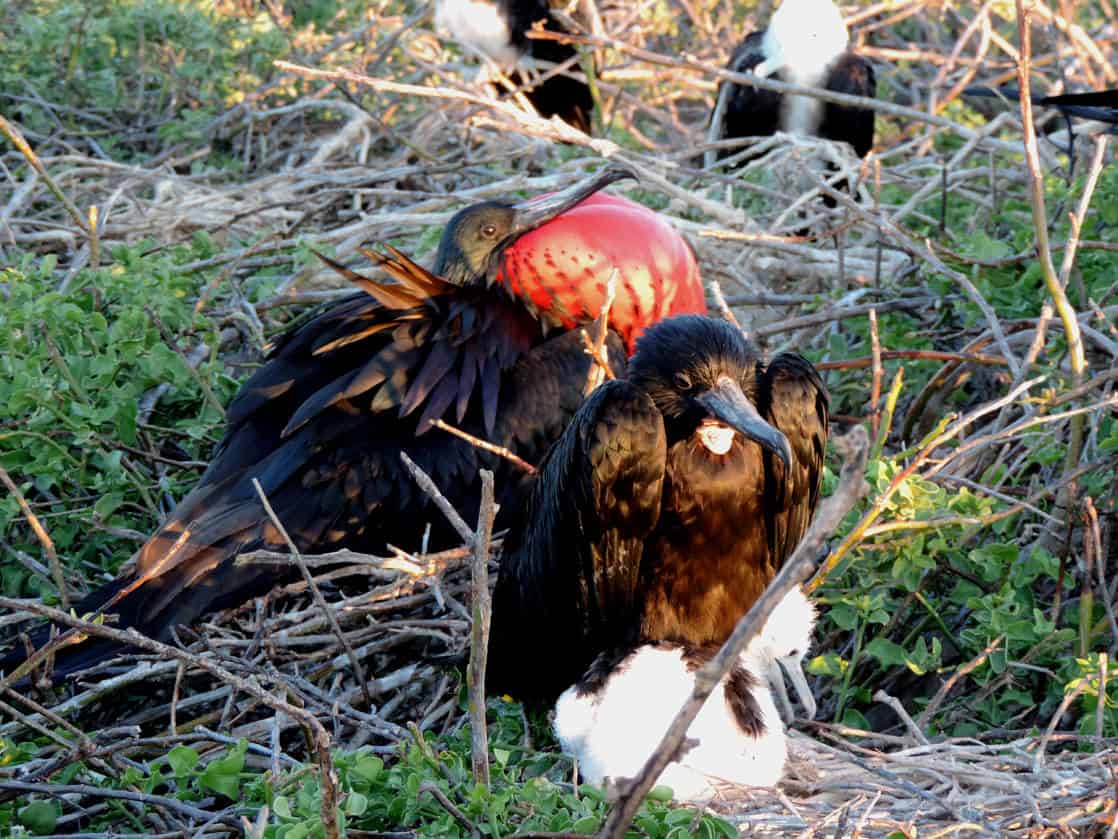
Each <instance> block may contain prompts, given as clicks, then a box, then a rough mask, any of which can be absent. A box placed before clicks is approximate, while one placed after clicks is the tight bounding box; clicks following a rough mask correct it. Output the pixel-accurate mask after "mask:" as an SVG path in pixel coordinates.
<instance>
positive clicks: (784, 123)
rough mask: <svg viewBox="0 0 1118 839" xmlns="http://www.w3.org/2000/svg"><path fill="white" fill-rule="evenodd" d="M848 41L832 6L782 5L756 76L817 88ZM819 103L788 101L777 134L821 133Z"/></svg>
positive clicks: (795, 1) (793, 1)
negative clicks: (781, 79) (773, 77)
mask: <svg viewBox="0 0 1118 839" xmlns="http://www.w3.org/2000/svg"><path fill="white" fill-rule="evenodd" d="M849 43H850V35H849V33H848V32H847V31H846V23H845V22H844V21H843V19H842V13H841V12H839V10H838V7H836V6H835V4H834V3H833V2H831V0H784V3H783V4H781V6H780V8H779V9H777V10H776V12H775V13H774V14H773V16H772V20H771V21H770V22H769V27H768V29H766V30H765V36H764V39H763V41H762V42H761V49H762V52H763V53H764V55H765V60H764V61H762V62H761V64H759V65H758V67H757V69H756V70H755V72H756V73H757V74H758V75H763V76H769V75H772V74H773V73H776V72H780V73H781V74H782V76H783V78H784V80H785V81H788V82H792V83H794V84H802V85H810V86H812V87H821V86H822V85H823V83H824V82H825V80H826V78H827V72H828V70H829V69H830V67H831V65H832V64H833V63H834V62H835V60H836V59H837V58H838V57H839V56H841V55H842V54H843V53H844V52H846V48H847V46H848V45H849ZM822 116H823V103H822V102H820V101H819V100H818V99H814V98H812V97H810V96H786V97H784V102H783V105H782V107H781V114H780V128H781V130H782V131H786V132H788V133H789V134H799V135H811V134H814V133H815V132H816V131H817V130H818V129H819V123H820V121H821V120H822Z"/></svg>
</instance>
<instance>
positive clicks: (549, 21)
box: [435, 0, 594, 133]
mask: <svg viewBox="0 0 1118 839" xmlns="http://www.w3.org/2000/svg"><path fill="white" fill-rule="evenodd" d="M435 15H436V21H437V22H438V23H439V24H440V25H441V26H442V27H443V28H445V29H447V30H449V31H450V33H451V34H452V35H453V36H454V37H455V39H457V40H459V41H461V42H462V43H465V44H468V45H469V46H470V47H472V48H473V49H476V50H478V51H479V52H482V53H484V54H486V55H488V56H489V58H491V59H492V60H493V61H495V62H496V63H497V64H498V65H499V66H501V67H502V69H504V70H505V71H506V73H507V75H508V76H509V78H510V80H511V81H512V82H514V83H515V84H516V85H517V87H519V88H520V89H522V90H523V91H524V95H525V96H526V97H527V99H528V101H529V102H531V103H532V105H533V107H535V109H536V110H537V111H539V113H540V115H541V116H544V117H552V116H558V117H559V118H560V119H562V120H563V121H564V122H566V123H568V124H570V125H572V126H574V127H575V128H578V129H580V130H582V131H584V132H587V133H589V132H590V119H591V115H592V114H593V111H594V98H593V96H592V95H591V92H590V88H589V86H588V85H587V84H586V83H585V82H583V81H580V80H579V79H576V78H574V77H573V75H570V74H571V73H576V72H578V71H579V69H580V68H579V63H578V51H577V50H576V49H575V47H574V46H573V45H571V44H564V43H560V42H559V41H553V40H547V39H543V38H529V37H528V32H529V31H530V30H531V29H532V28H533V27H534V26H535V25H536V24H541V25H542V27H543V28H544V29H546V30H548V31H550V32H559V33H563V32H565V31H566V30H565V29H564V28H563V26H562V25H560V23H559V21H557V20H556V19H555V16H554V15H552V13H551V8H550V6H549V5H548V3H547V0H438V3H437V6H436V13H435ZM560 65H566V68H565V69H564V70H562V71H558V72H557V71H556V68H557V67H559V66H560Z"/></svg>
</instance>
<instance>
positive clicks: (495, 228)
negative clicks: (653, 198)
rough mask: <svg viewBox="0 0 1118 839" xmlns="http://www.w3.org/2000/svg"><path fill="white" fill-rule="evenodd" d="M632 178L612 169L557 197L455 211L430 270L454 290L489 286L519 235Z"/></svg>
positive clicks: (555, 194) (625, 171)
mask: <svg viewBox="0 0 1118 839" xmlns="http://www.w3.org/2000/svg"><path fill="white" fill-rule="evenodd" d="M633 177H635V175H634V173H633V171H632V170H631V169H628V168H626V167H622V166H617V165H612V166H607V167H606V168H605V169H602V170H601V171H600V172H598V173H597V174H596V175H592V176H590V177H587V178H584V179H582V180H580V181H579V182H578V183H576V184H573V185H571V186H569V187H567V188H566V189H563V190H560V191H559V192H552V193H549V194H547V195H543V196H538V197H536V198H532V199H529V200H526V201H520V202H517V203H513V204H510V203H504V202H499V201H482V202H480V203H478V204H473V205H471V206H469V207H466V208H465V209H463V210H459V211H458V212H457V213H455V214H454V216H453V217H452V218H451V220H450V221H449V222H448V223H447V226H446V228H445V229H444V230H443V235H442V238H441V239H440V240H439V249H438V251H437V253H436V254H435V264H434V267H433V269H432V270H433V272H434V273H435V274H437V275H439V276H440V277H442V278H443V279H445V280H447V281H448V282H452V283H454V284H456V285H461V286H469V285H477V284H479V283H486V284H488V283H491V282H493V280H494V279H496V276H497V270H498V268H499V267H500V264H501V257H502V256H503V255H504V253H505V251H506V250H507V249H508V248H510V247H511V246H514V245H515V243H516V242H517V240H519V239H520V237H521V236H524V235H525V234H526V233H530V232H531V231H533V230H535V229H537V228H538V227H541V226H542V225H544V224H546V223H547V222H549V221H551V220H552V219H554V218H556V217H557V216H559V215H562V214H563V213H565V212H566V211H567V210H570V209H572V208H573V207H576V206H577V205H578V204H580V203H581V202H582V201H584V200H585V199H586V198H588V197H589V196H591V195H593V194H594V193H596V192H598V191H599V190H601V189H604V188H605V187H607V186H609V185H610V184H612V183H614V182H616V181H619V180H622V179H623V178H633Z"/></svg>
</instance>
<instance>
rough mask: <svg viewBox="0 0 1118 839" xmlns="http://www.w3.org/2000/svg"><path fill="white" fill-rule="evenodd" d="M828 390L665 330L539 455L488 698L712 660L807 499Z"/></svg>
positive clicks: (681, 330)
mask: <svg viewBox="0 0 1118 839" xmlns="http://www.w3.org/2000/svg"><path fill="white" fill-rule="evenodd" d="M826 441H827V391H826V388H825V387H824V385H823V382H822V380H821V379H820V378H819V375H818V373H817V372H816V371H815V368H814V367H812V366H811V364H810V363H808V362H807V361H806V360H805V359H803V358H801V357H800V356H798V355H795V354H791V353H781V354H780V355H777V356H776V357H774V358H773V359H772V360H771V361H770V362H769V363H768V365H764V364H762V362H761V360H760V358H759V357H758V354H757V351H756V350H755V349H754V348H753V346H752V345H751V344H750V343H749V342H748V341H747V340H746V339H745V338H744V336H743V335H742V334H741V332H740V331H739V330H738V329H736V328H735V327H733V326H731V325H730V324H728V323H725V322H723V321H717V320H713V319H710V318H706V317H701V316H695V315H684V316H679V317H673V318H669V319H667V320H664V321H662V322H660V323H658V324H656V325H655V326H653V327H651V328H649V329H648V330H647V331H646V332H645V333H644V335H643V336H642V337H641V338H640V339H639V340H638V341H637V345H636V353H635V354H634V356H633V357H632V359H630V362H629V375H628V379H627V380H617V381H611V382H607V383H606V384H604V385H603V386H601V387H599V388H598V389H597V390H596V391H595V392H594V393H593V394H592V395H591V396H590V397H589V398H588V399H587V401H586V402H585V403H584V404H583V406H582V407H581V408H580V409H579V410H578V413H577V414H576V415H575V417H574V419H573V420H571V423H570V425H569V426H568V427H567V430H566V431H564V432H563V435H562V436H561V437H560V438H559V439H558V441H556V443H555V445H554V446H552V448H551V450H550V451H549V452H548V453H547V456H546V457H545V458H544V460H543V463H542V464H541V466H540V471H539V474H538V476H537V479H536V482H535V484H534V485H533V487H532V489H531V491H530V493H529V494H528V497H527V501H526V503H525V506H524V508H523V509H522V510H521V512H520V513H519V515H518V516H517V517H515V518H514V521H513V523H512V524H511V525H510V531H509V534H508V536H507V537H506V538H505V545H504V555H503V557H502V560H501V573H500V576H499V577H498V581H497V588H496V592H495V594H494V602H493V622H492V630H491V633H492V634H491V636H490V645H489V662H488V668H489V669H488V679H487V683H488V688H489V690H490V692H496V693H509V694H512V695H513V696H515V697H518V698H521V699H526V700H533V701H545V702H551V701H554V700H555V698H556V697H558V696H559V694H560V693H561V692H562V691H563V690H565V689H566V688H567V687H569V686H570V685H572V684H574V683H575V682H576V680H578V679H579V678H580V677H582V676H583V674H584V673H586V671H587V668H588V667H590V664H591V662H593V661H594V659H595V658H596V657H597V656H599V655H600V654H602V653H603V652H609V651H616V650H632V649H633V648H635V647H636V646H639V645H642V644H649V643H660V642H668V643H672V644H678V645H686V646H688V647H692V648H702V647H705V646H708V645H712V644H713V645H719V644H721V643H722V642H723V641H725V640H726V638H727V637H728V636H729V634H730V632H731V631H732V630H733V627H734V625H735V624H736V623H737V621H738V619H739V618H740V617H741V616H742V615H743V614H745V612H746V611H747V610H748V609H749V607H750V606H752V605H753V603H754V601H755V600H756V599H757V598H758V597H759V596H760V594H761V592H762V591H763V590H764V588H765V586H766V585H768V583H769V581H770V580H772V578H773V577H774V576H775V575H776V573H777V571H778V570H779V569H780V567H781V565H783V563H784V561H785V560H786V559H787V558H788V557H789V556H790V555H791V553H792V550H793V548H795V546H796V544H797V542H799V540H800V538H801V537H802V535H803V533H804V531H805V529H806V528H807V525H808V522H809V520H810V519H811V516H812V513H813V512H814V510H815V505H816V502H817V501H818V499H819V489H820V481H821V479H822V475H823V451H824V447H825V446H826Z"/></svg>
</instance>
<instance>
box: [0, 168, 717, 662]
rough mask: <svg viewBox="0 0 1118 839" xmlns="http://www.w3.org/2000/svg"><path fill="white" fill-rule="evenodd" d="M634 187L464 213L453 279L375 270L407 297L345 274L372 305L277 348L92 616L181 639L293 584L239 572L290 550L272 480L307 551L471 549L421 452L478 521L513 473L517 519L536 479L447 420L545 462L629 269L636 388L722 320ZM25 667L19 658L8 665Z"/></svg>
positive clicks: (340, 305)
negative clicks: (603, 314)
mask: <svg viewBox="0 0 1118 839" xmlns="http://www.w3.org/2000/svg"><path fill="white" fill-rule="evenodd" d="M627 176H631V175H630V173H629V172H628V171H627V170H623V169H619V168H616V167H614V168H609V169H606V170H603V171H602V172H601V173H599V174H598V175H596V176H593V177H589V178H586V179H584V180H583V181H582V182H580V183H578V184H575V185H574V186H572V187H570V188H569V189H566V190H563V191H561V192H557V193H554V194H552V195H549V196H545V197H542V198H538V199H534V200H529V201H524V202H520V203H498V202H485V203H481V204H476V205H474V206H471V207H468V208H466V209H464V210H461V211H460V212H459V213H457V214H456V215H455V216H454V217H453V218H452V219H451V221H450V222H449V224H448V225H447V227H446V229H445V231H444V233H443V236H442V240H441V243H440V245H439V248H438V252H437V255H436V257H435V263H434V268H433V271H427V270H425V269H423V268H422V267H420V266H419V265H417V264H416V263H414V262H412V261H411V260H410V259H409V258H408V257H406V256H404V255H403V254H402V253H400V252H398V251H396V250H394V249H392V248H389V249H388V254H387V255H377V254H371V258H372V259H373V260H374V261H375V262H376V263H377V264H378V265H379V266H380V267H382V268H383V269H384V270H385V271H386V272H387V273H388V274H389V275H390V276H391V277H392V278H393V279H395V280H396V282H395V283H386V282H375V281H373V280H371V279H367V278H365V277H363V276H361V275H359V274H356V273H354V272H352V271H349V270H348V269H346V268H344V267H342V266H336V267H338V268H339V269H340V270H341V271H343V272H344V273H346V274H347V276H349V277H350V278H351V279H352V280H353V281H354V282H355V283H356V284H357V285H358V286H359V287H360V288H361V291H359V292H357V293H355V294H353V295H350V296H347V297H344V298H343V299H341V300H339V301H338V302H335V303H332V304H330V305H328V306H327V307H326V308H324V309H323V310H321V311H320V312H319V313H318V314H317V315H315V316H313V317H311V318H310V319H309V320H307V321H305V322H303V323H302V324H301V325H299V326H297V327H296V328H294V329H293V330H291V331H289V332H287V333H286V334H284V335H282V336H281V337H280V338H279V339H278V340H277V341H276V342H275V346H274V347H273V348H272V350H271V354H270V356H269V358H268V360H267V362H266V363H265V364H264V365H263V366H262V367H260V369H258V370H257V371H256V372H255V373H254V374H253V376H252V377H251V378H250V379H249V380H248V381H247V382H246V383H245V384H244V386H243V387H242V388H241V390H240V392H239V393H238V394H237V396H236V397H235V398H234V399H233V401H232V402H231V403H230V405H229V407H228V410H227V413H226V420H227V426H226V430H225V434H224V437H223V438H222V440H221V442H220V443H219V444H218V447H217V449H216V450H215V452H214V456H213V459H212V462H211V463H210V465H209V467H208V468H207V469H206V471H205V473H204V474H203V475H202V477H201V479H200V480H199V482H198V485H197V487H196V488H195V489H194V490H193V491H192V492H191V493H190V494H189V495H187V496H186V497H185V498H184V499H183V500H182V501H181V502H180V503H179V505H178V506H177V507H176V508H175V509H174V510H173V511H172V512H171V514H170V515H169V516H168V518H167V520H166V522H164V524H163V525H162V527H161V528H160V529H159V531H158V532H157V533H156V534H155V535H154V536H152V537H151V539H149V540H148V542H147V543H146V544H145V545H144V546H143V547H142V548H141V549H140V551H139V555H138V559H137V562H136V564H135V568H134V570H133V571H132V572H131V573H130V574H128V575H125V576H122V577H120V578H118V579H116V580H114V581H113V582H111V583H109V584H108V585H107V586H106V587H105V588H103V589H101V590H100V591H97V592H94V593H93V594H92V595H90V596H89V597H88V598H86V599H85V600H84V601H83V602H82V603H80V604H79V605H78V606H77V611H78V612H79V613H88V612H91V611H94V610H96V609H100V608H102V607H105V610H106V611H107V612H109V613H115V614H117V615H119V625H122V626H124V627H135V628H137V629H139V630H140V631H141V632H143V633H145V634H147V635H152V636H155V637H158V638H164V639H166V638H168V637H169V636H170V634H171V630H172V629H173V628H174V627H175V626H176V625H178V624H186V623H190V622H191V621H193V620H195V619H196V618H198V617H199V616H200V615H202V614H203V613H205V612H208V611H213V610H215V609H218V608H224V607H227V606H232V605H237V604H240V603H242V602H244V601H245V600H247V599H248V598H249V597H250V596H253V595H255V594H258V593H261V592H263V591H266V590H267V589H268V588H269V587H270V586H271V585H272V584H273V583H274V582H275V581H276V572H275V570H274V569H269V568H264V567H261V566H252V565H238V564H236V563H235V562H234V561H233V560H234V558H235V556H236V555H237V554H239V553H241V552H244V551H249V550H254V549H258V548H268V549H273V550H279V551H285V550H286V547H285V545H284V542H283V540H282V538H281V536H280V534H279V533H278V532H277V530H276V528H275V527H274V526H273V525H272V523H271V522H270V521H269V519H268V517H267V515H266V514H265V512H264V509H263V506H262V504H261V502H260V499H259V497H258V495H257V493H256V491H255V489H254V487H253V485H252V479H253V478H257V479H259V481H260V484H261V485H262V487H263V490H264V492H265V493H266V494H267V496H268V499H269V500H270V502H271V504H272V506H273V507H274V509H275V511H276V513H277V515H278V517H279V519H280V521H281V522H282V523H283V525H284V526H285V528H286V529H287V530H288V531H289V533H290V535H291V537H292V538H293V540H294V542H295V544H296V546H297V547H298V548H299V549H300V550H301V551H303V552H307V553H315V552H323V551H330V550H336V549H339V548H343V547H345V548H350V549H352V550H357V551H369V552H380V551H383V550H384V549H385V546H386V544H388V543H391V544H394V545H398V546H400V547H403V548H405V549H418V548H420V545H421V541H420V540H421V536H422V533H423V530H424V525H425V523H427V522H428V521H429V522H430V523H431V525H432V533H431V539H430V546H431V548H432V549H438V548H440V547H446V546H450V545H453V544H457V543H458V541H459V540H458V538H457V537H456V536H455V535H454V533H453V532H452V531H451V530H450V529H449V528H447V527H446V525H445V524H444V523H443V522H442V517H441V516H440V515H438V514H437V513H435V512H433V508H432V507H430V505H429V501H428V499H427V498H426V497H425V495H424V494H423V493H422V492H421V491H420V490H419V489H418V487H416V486H415V484H414V482H413V481H412V479H411V477H410V476H409V475H408V473H407V472H406V470H405V469H404V467H403V464H402V463H401V461H400V453H401V452H406V453H407V454H408V455H409V456H410V457H411V458H412V459H413V460H414V461H415V462H416V463H417V464H419V466H420V467H421V468H423V469H424V470H425V471H427V472H428V473H429V474H430V475H431V476H432V477H433V478H434V480H435V481H436V482H437V483H438V485H439V486H440V487H441V488H442V489H443V491H444V493H445V494H446V496H447V498H448V499H449V500H450V501H451V502H452V503H453V504H454V505H455V506H456V507H457V508H458V509H459V511H460V512H461V513H462V514H463V515H464V516H466V517H467V518H469V517H470V516H476V510H477V503H478V501H477V499H478V487H479V484H478V481H477V472H478V469H479V468H481V467H485V468H490V469H495V470H496V472H497V485H498V488H499V490H500V491H501V493H502V494H501V496H500V497H499V499H498V500H499V501H500V503H501V504H502V507H503V508H505V509H511V508H512V507H513V506H514V505H513V501H514V500H515V499H516V498H517V496H518V495H519V494H520V493H522V492H523V491H524V481H525V480H526V478H525V477H524V474H523V473H522V472H520V471H519V470H518V469H517V468H516V467H514V466H512V465H510V464H509V462H508V461H506V460H504V459H501V458H496V457H494V456H493V455H490V454H488V453H486V452H483V451H480V450H479V449H477V448H475V447H474V446H472V445H470V444H469V443H467V442H465V441H463V440H461V439H458V438H457V437H454V436H452V435H450V434H448V433H446V432H444V431H442V430H439V429H432V428H430V427H429V426H430V423H431V422H432V421H433V420H435V419H439V418H444V417H445V418H446V419H447V420H448V421H451V422H452V423H454V424H456V425H458V427H460V428H462V429H463V430H465V431H467V432H469V433H471V434H473V435H475V436H478V437H482V438H485V439H487V440H489V441H490V442H493V443H496V444H498V445H500V446H506V447H508V448H509V449H511V450H512V451H513V452H515V453H517V454H518V455H520V456H521V457H522V458H524V459H526V460H528V461H529V462H536V461H538V460H539V459H540V458H541V457H542V456H543V454H544V452H545V451H546V450H547V447H548V446H549V445H550V444H551V443H552V442H553V441H554V440H556V439H557V438H558V437H559V435H560V434H561V433H562V431H563V429H564V428H565V427H566V425H567V422H568V420H569V419H570V418H571V417H572V416H573V415H574V413H575V411H576V410H577V408H578V406H579V405H580V404H581V402H582V398H583V388H584V385H585V382H586V377H587V372H588V367H589V363H590V360H589V358H588V356H587V355H586V353H585V351H584V348H583V344H582V341H581V336H580V335H579V333H578V332H577V331H569V329H568V327H569V326H572V325H575V324H578V323H583V324H585V323H587V322H589V321H590V320H592V319H593V318H594V317H596V316H597V315H598V313H599V312H600V310H601V306H602V301H603V298H604V297H605V293H606V280H607V277H608V275H609V272H610V270H611V268H612V267H614V266H616V267H617V269H618V271H619V282H618V290H617V300H616V301H615V304H614V307H613V308H612V310H611V317H610V325H611V327H612V328H613V330H614V331H615V332H616V333H617V335H615V336H614V337H612V338H611V340H610V342H609V344H608V349H609V351H610V358H611V360H613V362H614V363H615V364H616V365H617V366H618V367H619V370H620V371H621V372H623V371H624V360H625V357H626V354H627V347H626V342H628V343H631V342H632V341H633V340H635V338H636V336H637V335H639V334H640V332H641V330H642V329H643V328H644V327H646V326H648V325H649V324H651V323H652V322H654V321H655V320H657V319H659V318H662V317H666V316H668V315H671V314H673V313H676V312H694V311H705V309H706V306H705V302H704V297H703V289H702V284H701V280H700V278H699V274H698V268H697V265H696V263H695V259H694V254H693V253H692V251H691V250H690V248H689V246H688V245H687V244H686V242H685V241H684V240H683V239H682V237H680V236H679V234H677V233H676V232H675V231H674V230H673V229H672V228H671V227H669V226H668V225H667V224H666V223H665V222H664V221H663V220H662V219H660V218H659V217H658V216H656V214H655V213H653V212H651V211H650V210H647V209H646V208H643V207H641V206H640V205H639V204H635V203H634V202H632V201H629V200H627V199H624V198H621V197H619V196H609V195H605V194H597V195H595V193H596V192H597V191H598V190H600V189H602V188H603V187H605V186H606V185H608V184H610V183H613V182H614V181H617V180H618V179H620V178H622V177H627ZM584 199H586V200H585V201H584ZM580 202H583V203H580ZM328 261H329V260H328ZM332 264H333V263H332ZM43 637H44V636H43V635H42V634H40V636H39V638H38V641H39V642H40V643H41V642H42V640H43ZM119 651H120V648H119V647H118V646H115V645H112V644H109V643H108V642H103V641H98V640H92V639H91V640H87V641H84V642H83V643H80V644H76V645H71V646H68V647H65V648H63V649H61V650H60V651H59V653H58V656H57V658H56V662H55V672H56V673H58V674H60V675H64V674H67V673H70V672H73V671H74V670H77V669H80V668H84V667H86V666H88V665H90V664H92V663H95V662H98V661H100V660H103V659H104V658H106V657H108V656H109V655H111V654H114V653H117V652H119ZM22 659H23V656H22V654H21V653H19V652H15V653H12V654H10V655H9V657H8V658H7V659H6V660H4V661H3V662H0V669H3V670H5V671H8V672H10V670H11V669H12V667H13V666H15V665H16V664H18V663H19V662H20V661H22Z"/></svg>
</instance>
